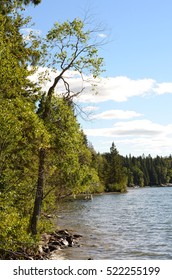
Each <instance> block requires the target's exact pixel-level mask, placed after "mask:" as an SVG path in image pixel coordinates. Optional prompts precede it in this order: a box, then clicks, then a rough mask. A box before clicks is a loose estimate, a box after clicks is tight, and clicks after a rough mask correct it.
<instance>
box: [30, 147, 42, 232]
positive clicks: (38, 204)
mask: <svg viewBox="0 0 172 280" xmlns="http://www.w3.org/2000/svg"><path fill="white" fill-rule="evenodd" d="M44 162H45V149H44V148H41V149H40V151H39V170H38V181H37V190H36V196H35V202H34V209H33V214H32V217H31V222H30V229H31V233H32V235H36V234H37V223H38V219H39V216H40V212H41V204H42V199H43V188H44V169H45V167H44Z"/></svg>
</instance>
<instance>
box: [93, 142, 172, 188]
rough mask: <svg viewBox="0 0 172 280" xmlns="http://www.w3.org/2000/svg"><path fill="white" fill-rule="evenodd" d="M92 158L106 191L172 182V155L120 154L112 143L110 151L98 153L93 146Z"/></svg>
mask: <svg viewBox="0 0 172 280" xmlns="http://www.w3.org/2000/svg"><path fill="white" fill-rule="evenodd" d="M90 149H91V150H92V158H93V165H94V168H95V169H97V172H98V175H99V179H100V181H101V182H102V184H103V186H104V191H120V192H125V191H126V189H127V187H134V186H140V187H144V186H156V185H157V186H160V185H166V184H170V183H172V156H171V155H170V156H169V157H160V156H157V157H155V158H152V157H151V155H148V156H144V155H142V156H139V157H134V156H131V155H129V156H126V157H123V156H121V155H119V153H118V151H117V149H116V147H115V144H114V143H112V146H111V148H110V152H109V153H104V154H99V153H98V154H97V153H96V152H95V151H94V149H93V147H92V148H91V147H90Z"/></svg>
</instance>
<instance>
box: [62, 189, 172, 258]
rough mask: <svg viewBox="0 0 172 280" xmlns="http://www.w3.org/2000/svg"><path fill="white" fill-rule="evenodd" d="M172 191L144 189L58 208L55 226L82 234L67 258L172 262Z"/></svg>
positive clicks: (66, 255)
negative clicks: (162, 260) (166, 260)
mask: <svg viewBox="0 0 172 280" xmlns="http://www.w3.org/2000/svg"><path fill="white" fill-rule="evenodd" d="M171 205H172V188H167V187H166V188H144V189H134V190H129V192H128V193H126V194H108V195H107V194H106V195H98V196H94V199H93V200H92V201H84V200H76V201H73V202H66V203H63V204H61V205H60V206H59V209H58V215H59V218H58V220H57V224H58V226H60V227H61V228H67V229H69V230H73V231H74V232H77V233H80V234H82V235H83V238H82V240H81V243H82V244H81V247H78V248H69V249H65V250H64V251H63V253H64V254H65V258H66V259H88V258H90V257H91V258H93V259H97V260H98V259H172V213H171Z"/></svg>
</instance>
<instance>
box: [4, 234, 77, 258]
mask: <svg viewBox="0 0 172 280" xmlns="http://www.w3.org/2000/svg"><path fill="white" fill-rule="evenodd" d="M81 237H82V236H81V235H80V234H73V233H71V232H69V231H68V230H66V229H65V230H55V231H54V232H52V233H49V234H47V233H44V234H42V236H41V241H40V243H39V245H38V246H36V248H30V249H24V248H20V249H19V250H18V251H16V252H13V251H10V250H2V249H0V255H1V256H2V259H4V260H51V259H55V257H54V256H56V257H57V259H58V252H60V250H63V249H65V248H68V247H76V246H77V247H79V246H80V245H79V240H80V239H81ZM3 256H4V257H3Z"/></svg>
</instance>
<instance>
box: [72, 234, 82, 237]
mask: <svg viewBox="0 0 172 280" xmlns="http://www.w3.org/2000/svg"><path fill="white" fill-rule="evenodd" d="M73 237H74V238H80V237H82V235H80V234H74V235H73Z"/></svg>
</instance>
